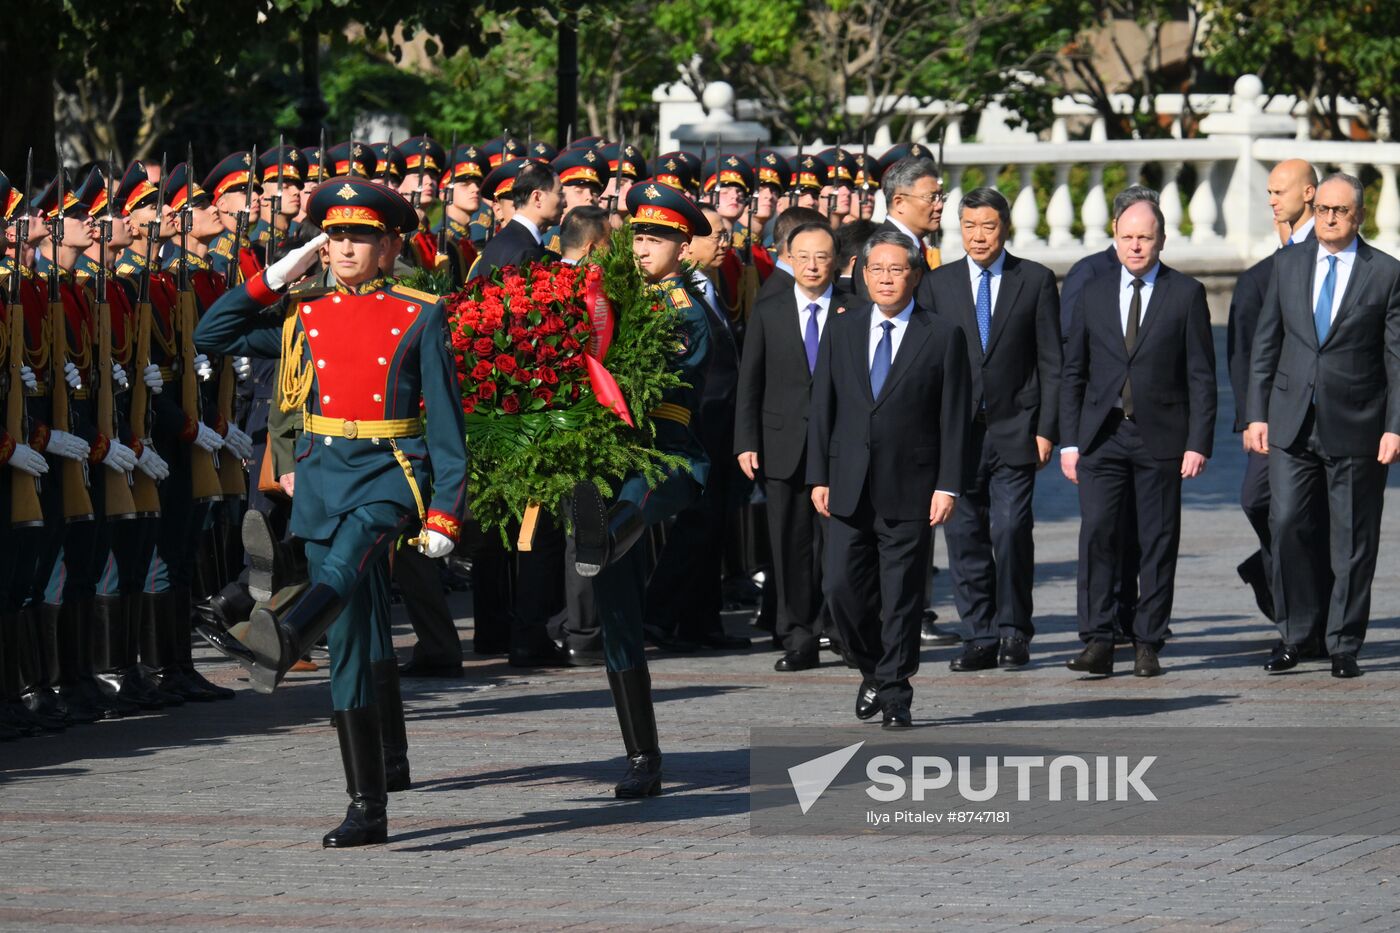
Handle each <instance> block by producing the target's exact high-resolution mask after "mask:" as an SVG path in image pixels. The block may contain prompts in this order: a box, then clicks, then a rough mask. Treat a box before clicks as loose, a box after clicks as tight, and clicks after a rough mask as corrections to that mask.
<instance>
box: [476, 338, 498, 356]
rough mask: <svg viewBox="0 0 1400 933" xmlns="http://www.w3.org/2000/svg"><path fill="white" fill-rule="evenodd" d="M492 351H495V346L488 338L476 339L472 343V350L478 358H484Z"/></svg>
mask: <svg viewBox="0 0 1400 933" xmlns="http://www.w3.org/2000/svg"><path fill="white" fill-rule="evenodd" d="M494 349H496V344H495V343H494V342H493V341H492V340H491V338H490V337H478V338H476V339H475V340H473V341H472V350H474V351H475V352H476V353H477V354H478V355H480V356H485V355H486V354H488V353H490V352H491V351H492V350H494Z"/></svg>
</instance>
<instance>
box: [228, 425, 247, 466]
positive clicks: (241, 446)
mask: <svg viewBox="0 0 1400 933" xmlns="http://www.w3.org/2000/svg"><path fill="white" fill-rule="evenodd" d="M224 448H225V449H226V450H228V451H229V452H230V453H232V454H233V455H234V456H235V457H237V458H238V459H239V460H252V459H253V439H252V438H251V437H249V436H248V435H247V434H244V433H243V432H242V431H240V430H239V429H238V428H236V427H234V426H233V425H229V426H228V434H226V435H224Z"/></svg>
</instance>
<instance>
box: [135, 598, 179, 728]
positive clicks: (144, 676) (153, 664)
mask: <svg viewBox="0 0 1400 933" xmlns="http://www.w3.org/2000/svg"><path fill="white" fill-rule="evenodd" d="M161 596H162V594H160V593H142V594H141V595H140V596H138V597H135V599H136V604H135V610H134V611H135V612H136V616H135V621H136V635H137V643H138V645H139V646H140V660H139V661H138V662H137V664H136V670H137V673H138V674H139V675H140V677H141V683H142V684H143V685H144V686H145V688H146V689H147V690H148V691H150V692H151V693H153V694H155V695H156V696H158V697H160V698H161V699H162V701H163V702H164V703H165V705H166V706H182V705H184V702H185V695H184V694H183V693H180V692H179V691H177V690H176V689H175V686H174V683H173V682H172V681H171V680H169V679H168V677H167V673H168V672H169V671H170V669H171V668H170V657H169V655H170V649H169V647H168V646H167V644H166V639H165V637H164V633H163V631H162V620H161Z"/></svg>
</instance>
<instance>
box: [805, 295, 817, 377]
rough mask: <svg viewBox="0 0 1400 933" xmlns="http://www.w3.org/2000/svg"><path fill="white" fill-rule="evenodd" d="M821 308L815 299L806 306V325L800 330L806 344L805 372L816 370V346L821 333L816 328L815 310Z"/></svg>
mask: <svg viewBox="0 0 1400 933" xmlns="http://www.w3.org/2000/svg"><path fill="white" fill-rule="evenodd" d="M820 310H821V305H819V304H817V303H816V302H815V301H814V302H812V303H811V304H809V305H808V306H807V327H806V328H805V329H804V330H803V332H802V342H803V343H805V344H806V345H807V372H809V373H811V372H816V370H817V346H818V344H819V343H820V341H821V333H820V331H818V330H817V312H818V311H820Z"/></svg>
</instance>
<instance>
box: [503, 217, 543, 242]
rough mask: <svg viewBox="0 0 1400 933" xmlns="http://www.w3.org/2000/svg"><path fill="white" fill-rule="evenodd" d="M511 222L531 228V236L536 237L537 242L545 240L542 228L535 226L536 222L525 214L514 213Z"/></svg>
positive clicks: (527, 228)
mask: <svg viewBox="0 0 1400 933" xmlns="http://www.w3.org/2000/svg"><path fill="white" fill-rule="evenodd" d="M510 222H511V223H513V224H520V226H522V227H524V228H525V229H526V230H529V231H530V236H532V237H534V238H535V242H536V243H542V242H543V241H544V237H543V236H542V235H541V234H540V228H539V227H537V226H535V222H534V221H533V220H531V219H530V218H528V217H526V216H525V215H524V214H513V215H512V216H511V218H510Z"/></svg>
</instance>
